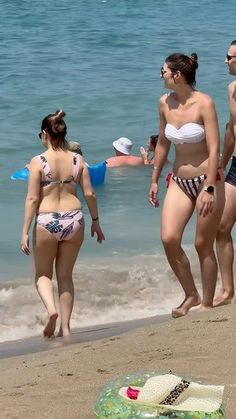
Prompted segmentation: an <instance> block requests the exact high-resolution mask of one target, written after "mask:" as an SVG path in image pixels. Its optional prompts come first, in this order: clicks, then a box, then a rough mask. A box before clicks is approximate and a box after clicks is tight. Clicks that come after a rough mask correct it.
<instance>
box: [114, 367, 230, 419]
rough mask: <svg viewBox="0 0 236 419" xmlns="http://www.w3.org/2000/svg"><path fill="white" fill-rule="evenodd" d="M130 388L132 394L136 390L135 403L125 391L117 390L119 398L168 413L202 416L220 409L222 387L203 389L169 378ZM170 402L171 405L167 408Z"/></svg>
mask: <svg viewBox="0 0 236 419" xmlns="http://www.w3.org/2000/svg"><path fill="white" fill-rule="evenodd" d="M185 383H186V384H185ZM131 387H132V389H134V390H139V394H138V398H137V399H136V400H132V399H130V398H129V397H128V395H127V390H128V388H127V387H122V388H121V389H120V390H119V394H120V396H123V397H125V398H126V399H127V400H129V401H130V402H133V403H135V404H144V405H150V406H159V407H165V408H167V409H169V410H179V411H198V412H205V413H211V412H215V411H216V410H218V409H219V408H220V406H221V404H222V400H223V392H224V386H213V385H202V384H198V383H195V382H193V381H191V382H188V381H184V380H183V379H182V378H181V377H177V376H176V375H172V374H164V375H158V376H155V377H151V378H149V379H148V380H147V381H146V383H145V384H144V386H143V387H133V386H131ZM178 388H181V390H178ZM176 394H177V396H176ZM171 399H172V401H171V404H168V403H170V400H171ZM163 402H164V403H163Z"/></svg>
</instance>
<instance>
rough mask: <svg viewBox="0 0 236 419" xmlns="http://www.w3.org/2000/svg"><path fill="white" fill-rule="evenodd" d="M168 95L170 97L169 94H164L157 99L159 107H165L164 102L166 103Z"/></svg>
mask: <svg viewBox="0 0 236 419" xmlns="http://www.w3.org/2000/svg"><path fill="white" fill-rule="evenodd" d="M170 95H171V94H170V93H165V94H164V95H162V96H161V97H160V99H159V103H160V105H162V106H163V105H165V104H166V102H167V99H168V97H169V96H170Z"/></svg>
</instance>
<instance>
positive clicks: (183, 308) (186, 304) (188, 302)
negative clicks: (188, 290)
mask: <svg viewBox="0 0 236 419" xmlns="http://www.w3.org/2000/svg"><path fill="white" fill-rule="evenodd" d="M199 304H201V298H200V295H199V294H196V295H191V296H189V297H186V298H185V299H184V301H183V302H182V303H181V304H180V306H179V307H176V308H174V309H173V310H172V317H173V318H174V319H177V318H178V317H182V316H186V314H187V313H188V312H189V310H190V309H191V308H192V307H195V306H198V305H199Z"/></svg>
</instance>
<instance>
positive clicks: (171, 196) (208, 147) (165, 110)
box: [149, 53, 225, 317]
mask: <svg viewBox="0 0 236 419" xmlns="http://www.w3.org/2000/svg"><path fill="white" fill-rule="evenodd" d="M197 67H198V63H197V55H196V54H192V55H191V57H188V56H186V55H184V54H179V53H177V54H172V55H170V56H169V57H167V59H166V60H165V63H164V65H163V67H162V69H161V77H162V78H163V81H164V86H165V88H167V89H171V90H172V92H171V93H169V94H165V95H163V96H162V97H161V98H160V105H159V113H160V130H159V139H158V143H157V147H156V150H155V158H154V167H153V173H152V179H151V187H150V191H149V201H150V203H151V204H152V205H153V206H158V205H159V203H158V198H157V195H158V181H159V178H160V174H161V170H162V167H163V166H164V162H165V160H166V158H167V155H168V152H169V149H170V146H171V144H173V145H174V147H175V161H174V164H173V174H172V178H171V181H170V183H169V187H168V190H167V193H166V197H165V200H164V204H163V210H162V228H161V237H162V241H163V245H164V248H165V252H166V255H167V259H168V262H169V263H170V266H171V268H172V269H173V271H174V273H175V274H176V276H177V278H178V280H179V282H180V284H181V286H182V288H183V291H184V294H185V298H184V301H183V302H182V303H181V304H180V306H178V307H177V308H175V309H173V311H172V315H173V317H179V316H184V315H185V314H187V313H188V311H189V310H190V309H191V308H192V307H193V306H196V305H200V309H201V310H207V309H209V308H211V307H212V306H213V298H214V293H215V286H216V278H217V263H216V257H215V254H214V250H213V243H214V240H215V237H216V233H217V226H218V224H219V221H220V218H221V215H222V212H223V208H224V201H225V196H224V179H223V176H222V173H221V170H220V169H219V145H220V139H219V128H218V122H217V115H216V111H215V106H214V103H213V101H212V99H211V98H210V97H209V96H207V95H206V94H204V93H202V92H199V91H197V90H196V89H195V83H196V82H195V74H196V69H197ZM194 209H196V218H197V224H196V235H195V247H196V250H197V254H198V257H199V262H200V268H201V275H202V288H203V293H202V297H200V295H199V293H198V291H197V289H196V286H195V283H194V280H193V276H192V273H191V269H190V263H189V260H188V258H187V255H186V254H185V252H184V251H183V248H182V247H181V240H182V236H183V233H184V229H185V227H186V224H187V222H188V221H189V219H190V217H191V215H192V214H193V212H194Z"/></svg>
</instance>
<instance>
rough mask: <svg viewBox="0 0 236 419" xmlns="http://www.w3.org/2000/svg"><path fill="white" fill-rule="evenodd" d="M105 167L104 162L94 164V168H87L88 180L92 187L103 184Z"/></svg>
mask: <svg viewBox="0 0 236 419" xmlns="http://www.w3.org/2000/svg"><path fill="white" fill-rule="evenodd" d="M106 167H107V166H106V162H105V161H102V162H101V163H98V164H95V165H94V166H88V171H89V175H90V180H91V183H92V185H93V186H97V185H102V184H103V183H104V180H105V174H106Z"/></svg>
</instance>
